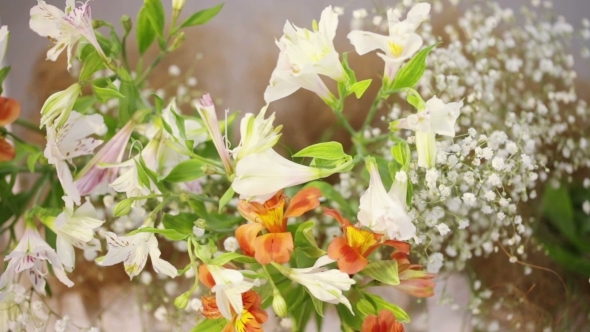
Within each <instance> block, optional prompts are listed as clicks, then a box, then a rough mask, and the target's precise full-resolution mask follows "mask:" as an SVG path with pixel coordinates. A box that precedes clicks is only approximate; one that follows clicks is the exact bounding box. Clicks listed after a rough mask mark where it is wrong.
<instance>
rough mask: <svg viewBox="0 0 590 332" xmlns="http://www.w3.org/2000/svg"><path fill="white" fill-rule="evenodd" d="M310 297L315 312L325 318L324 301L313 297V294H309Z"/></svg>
mask: <svg viewBox="0 0 590 332" xmlns="http://www.w3.org/2000/svg"><path fill="white" fill-rule="evenodd" d="M308 292H309V291H308ZM309 297H311V303H313V307H314V308H315V312H317V314H318V315H320V316H321V317H324V301H322V300H318V299H317V298H316V297H315V296H313V295H311V293H310V294H309Z"/></svg>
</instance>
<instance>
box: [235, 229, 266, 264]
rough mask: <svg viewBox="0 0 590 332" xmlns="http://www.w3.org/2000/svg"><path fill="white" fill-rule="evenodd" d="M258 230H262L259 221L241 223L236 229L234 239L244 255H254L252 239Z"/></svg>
mask: <svg viewBox="0 0 590 332" xmlns="http://www.w3.org/2000/svg"><path fill="white" fill-rule="evenodd" d="M260 231H262V225H261V224H259V223H251V224H245V225H241V226H240V227H238V229H236V239H237V240H238V243H239V244H240V248H242V252H243V253H244V255H247V256H250V257H254V252H255V250H254V239H256V237H257V236H258V233H260Z"/></svg>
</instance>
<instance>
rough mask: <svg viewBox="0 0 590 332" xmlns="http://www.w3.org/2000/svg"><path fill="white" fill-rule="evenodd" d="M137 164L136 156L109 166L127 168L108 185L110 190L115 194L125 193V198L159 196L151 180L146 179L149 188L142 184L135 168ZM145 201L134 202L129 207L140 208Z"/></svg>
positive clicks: (158, 191)
mask: <svg viewBox="0 0 590 332" xmlns="http://www.w3.org/2000/svg"><path fill="white" fill-rule="evenodd" d="M138 163H139V161H138V157H137V156H136V157H134V158H131V159H129V160H127V161H125V162H123V163H121V164H118V165H113V166H111V167H120V168H127V169H125V170H123V171H122V172H121V175H119V177H118V178H116V179H115V181H113V182H112V183H111V184H110V185H111V188H113V189H114V190H115V191H116V192H120V193H125V194H126V195H127V198H131V197H143V196H148V195H150V194H152V193H154V194H159V193H160V190H159V189H158V187H157V186H156V184H155V183H154V182H153V181H152V180H151V179H149V178H148V181H149V186H148V185H147V184H146V183H143V181H142V180H141V178H140V177H139V171H140V170H139V169H138V167H137V164H138ZM145 201H146V199H138V200H134V201H133V203H132V204H131V206H132V207H136V208H137V207H141V206H142V205H143V204H144V203H145Z"/></svg>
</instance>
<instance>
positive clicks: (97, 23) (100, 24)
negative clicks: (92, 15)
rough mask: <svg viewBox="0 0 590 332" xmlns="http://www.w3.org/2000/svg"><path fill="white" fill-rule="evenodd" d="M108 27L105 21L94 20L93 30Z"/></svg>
mask: <svg viewBox="0 0 590 332" xmlns="http://www.w3.org/2000/svg"><path fill="white" fill-rule="evenodd" d="M105 25H107V22H105V21H103V20H92V28H93V29H98V28H100V27H103V26H105Z"/></svg>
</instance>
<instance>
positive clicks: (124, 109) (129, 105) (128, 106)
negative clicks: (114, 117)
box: [117, 68, 139, 125]
mask: <svg viewBox="0 0 590 332" xmlns="http://www.w3.org/2000/svg"><path fill="white" fill-rule="evenodd" d="M117 74H118V76H119V79H120V80H121V85H120V86H119V92H120V93H121V95H123V96H125V97H124V98H119V123H120V124H121V125H124V124H125V123H127V121H129V119H130V118H131V114H133V113H134V112H135V111H136V110H137V99H138V98H139V91H138V90H137V87H136V86H135V83H134V82H133V79H132V78H131V75H129V72H128V71H127V70H125V69H124V68H119V71H118V73H117Z"/></svg>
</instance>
